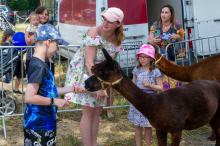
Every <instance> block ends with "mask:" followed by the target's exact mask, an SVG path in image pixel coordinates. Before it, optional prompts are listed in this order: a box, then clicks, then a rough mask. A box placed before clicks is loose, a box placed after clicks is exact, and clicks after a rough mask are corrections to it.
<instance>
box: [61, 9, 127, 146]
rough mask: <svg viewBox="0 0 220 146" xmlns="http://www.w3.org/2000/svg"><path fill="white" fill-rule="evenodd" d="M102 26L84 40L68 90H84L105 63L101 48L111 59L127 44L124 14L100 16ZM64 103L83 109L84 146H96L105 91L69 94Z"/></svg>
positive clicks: (116, 11)
mask: <svg viewBox="0 0 220 146" xmlns="http://www.w3.org/2000/svg"><path fill="white" fill-rule="evenodd" d="M101 17H102V20H103V22H102V24H101V25H98V26H95V27H92V28H91V29H90V30H89V31H88V32H87V33H86V34H85V36H84V37H83V40H84V44H83V47H81V48H80V49H79V50H78V51H77V52H76V53H75V55H74V56H73V58H72V59H71V62H70V65H69V68H68V72H67V76H66V82H65V85H66V86H70V85H79V86H84V81H85V79H87V78H88V77H89V76H91V75H92V73H91V67H92V66H93V65H94V64H96V63H99V62H101V61H103V60H104V56H103V53H102V51H101V48H105V49H106V50H107V51H108V52H109V54H110V55H111V56H112V58H115V57H116V55H117V54H118V53H119V52H120V51H121V50H122V49H121V43H122V41H123V40H124V33H123V25H122V21H123V18H124V13H123V11H122V10H121V9H119V8H116V7H111V8H108V9H107V10H106V11H104V12H103V13H102V15H101ZM65 99H67V100H69V101H70V102H73V103H76V104H80V105H82V108H83V111H82V118H81V121H80V133H81V136H82V141H83V144H84V145H85V146H97V134H98V128H99V116H100V113H101V111H102V107H103V106H105V105H106V95H105V94H104V92H103V91H102V90H99V91H97V92H96V93H82V94H74V93H69V94H66V95H65Z"/></svg>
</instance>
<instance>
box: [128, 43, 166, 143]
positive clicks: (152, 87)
mask: <svg viewBox="0 0 220 146" xmlns="http://www.w3.org/2000/svg"><path fill="white" fill-rule="evenodd" d="M136 55H137V60H138V66H137V67H135V68H134V70H133V72H132V73H133V79H132V81H133V82H134V83H135V84H136V85H137V86H138V87H139V88H141V89H142V90H143V91H144V92H146V93H150V94H155V93H156V92H159V91H163V85H162V74H161V72H160V71H159V69H157V68H155V66H154V62H155V49H154V47H153V46H151V45H148V44H146V45H142V46H141V47H140V49H139V50H138V52H137V54H136ZM128 120H129V121H130V122H132V123H133V124H134V126H135V145H136V146H141V139H142V133H143V130H144V132H145V134H144V135H145V136H144V138H145V145H146V146H151V144H152V126H151V124H150V123H149V121H148V119H147V117H144V116H143V115H142V114H141V113H140V112H139V111H138V110H137V109H136V108H135V107H134V106H133V105H131V106H130V109H129V113H128Z"/></svg>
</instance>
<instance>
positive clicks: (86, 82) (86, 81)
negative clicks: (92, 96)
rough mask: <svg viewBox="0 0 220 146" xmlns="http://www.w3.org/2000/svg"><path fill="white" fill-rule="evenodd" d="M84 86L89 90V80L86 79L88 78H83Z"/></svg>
mask: <svg viewBox="0 0 220 146" xmlns="http://www.w3.org/2000/svg"><path fill="white" fill-rule="evenodd" d="M85 88H86V89H87V90H89V81H88V80H85Z"/></svg>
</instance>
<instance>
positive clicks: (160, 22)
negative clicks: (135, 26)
mask: <svg viewBox="0 0 220 146" xmlns="http://www.w3.org/2000/svg"><path fill="white" fill-rule="evenodd" d="M163 8H168V9H169V10H170V13H171V18H170V22H171V24H172V27H174V28H175V27H176V18H175V11H174V8H173V7H172V6H171V5H169V4H167V5H164V6H162V7H161V8H160V17H159V19H158V25H159V27H162V20H161V12H162V9H163Z"/></svg>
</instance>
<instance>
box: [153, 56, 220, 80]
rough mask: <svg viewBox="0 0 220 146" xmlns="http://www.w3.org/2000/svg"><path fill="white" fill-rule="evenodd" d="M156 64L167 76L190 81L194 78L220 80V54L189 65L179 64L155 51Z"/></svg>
mask: <svg viewBox="0 0 220 146" xmlns="http://www.w3.org/2000/svg"><path fill="white" fill-rule="evenodd" d="M156 62H157V63H156V66H157V67H158V68H159V69H160V70H161V71H162V72H163V73H164V74H166V75H167V76H169V77H172V78H174V79H177V80H180V81H185V82H191V81H194V80H201V79H202V80H219V81H220V54H219V55H215V56H212V57H208V58H206V59H204V60H202V61H200V62H198V63H195V64H193V65H191V66H179V65H176V64H174V63H172V62H171V61H168V60H167V59H166V58H165V57H162V56H161V54H158V53H156Z"/></svg>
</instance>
